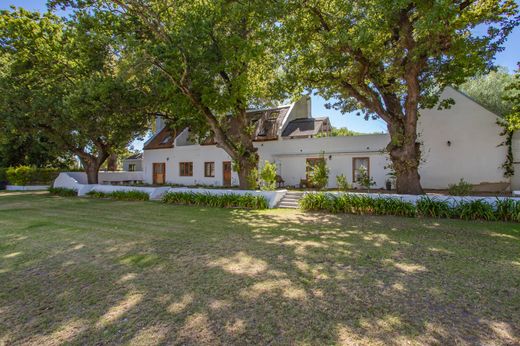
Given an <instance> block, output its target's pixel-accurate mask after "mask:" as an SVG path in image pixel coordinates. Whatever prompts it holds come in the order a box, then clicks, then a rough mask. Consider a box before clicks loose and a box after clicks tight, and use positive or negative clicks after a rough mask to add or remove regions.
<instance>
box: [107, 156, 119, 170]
mask: <svg viewBox="0 0 520 346" xmlns="http://www.w3.org/2000/svg"><path fill="white" fill-rule="evenodd" d="M107 170H109V171H111V172H114V171H117V154H114V153H112V154H110V156H109V157H108V162H107Z"/></svg>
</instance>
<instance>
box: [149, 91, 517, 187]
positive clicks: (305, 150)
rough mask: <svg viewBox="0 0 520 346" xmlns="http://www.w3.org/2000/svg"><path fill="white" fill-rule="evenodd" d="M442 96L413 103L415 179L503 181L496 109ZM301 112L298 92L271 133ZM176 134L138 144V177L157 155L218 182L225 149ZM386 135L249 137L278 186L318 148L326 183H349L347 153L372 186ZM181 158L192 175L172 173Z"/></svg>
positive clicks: (382, 176) (428, 183) (306, 110)
mask: <svg viewBox="0 0 520 346" xmlns="http://www.w3.org/2000/svg"><path fill="white" fill-rule="evenodd" d="M443 98H453V99H454V100H455V102H456V104H455V105H454V106H452V107H451V108H450V109H447V110H442V111H440V110H437V109H431V110H423V111H421V117H420V120H419V126H418V132H419V140H420V141H421V142H422V152H423V162H422V164H421V168H420V174H421V183H422V185H423V187H424V188H429V189H444V188H447V187H448V185H450V184H454V183H457V182H458V181H459V180H460V179H461V178H463V179H464V180H466V181H467V182H470V183H472V184H475V185H478V184H483V183H490V184H491V185H493V186H495V187H496V186H505V185H508V184H509V182H510V179H508V178H504V176H503V173H504V172H503V169H502V168H501V165H502V164H503V163H504V161H505V158H506V152H507V148H506V147H504V146H499V144H500V143H502V142H503V140H504V138H503V137H502V136H500V133H501V130H502V129H501V127H500V126H499V125H497V123H496V121H497V116H496V115H495V114H493V113H491V112H489V111H488V110H486V109H485V108H483V107H482V106H480V105H479V104H477V103H476V102H474V101H473V100H471V99H469V98H468V97H467V96H465V95H463V94H461V93H459V92H458V91H456V90H454V89H451V88H447V89H446V90H445V92H444V94H443ZM306 117H311V115H310V102H309V100H308V99H303V100H302V101H299V102H298V103H295V104H293V105H292V106H291V110H290V111H289V113H288V114H287V115H286V117H285V119H284V123H283V124H282V126H281V127H280V130H279V133H281V132H282V131H283V129H284V128H285V126H287V124H288V123H289V122H290V121H291V120H294V119H296V118H306ZM184 135H186V134H185V133H184ZM183 138H184V137H183V134H182V133H181V134H180V135H179V138H178V141H176V145H175V146H174V147H173V148H170V149H154V150H145V151H144V154H143V164H144V167H143V170H144V181H145V182H147V183H153V168H152V167H153V163H161V162H164V163H165V164H166V173H165V174H166V182H167V183H171V184H179V185H217V186H219V185H223V169H222V165H223V162H224V161H230V158H229V156H228V155H227V154H226V153H225V152H224V151H223V150H222V149H219V148H217V147H216V146H215V145H202V146H201V145H198V144H195V145H193V144H192V145H189V144H188V143H187V141H185V140H183ZM515 140H516V141H515V142H514V144H515V145H516V146H515V157H520V136H515ZM389 141H390V137H389V135H387V134H374V135H360V136H350V137H322V138H302V139H284V138H283V137H282V136H279V139H278V140H274V141H265V142H255V146H256V147H257V148H258V153H259V156H260V167H261V166H262V165H263V162H264V161H265V160H268V161H271V162H275V163H276V165H277V168H278V174H279V175H280V176H281V177H282V178H283V180H284V181H285V185H286V186H298V185H299V183H300V181H301V180H302V179H305V178H306V162H307V159H309V158H317V157H319V156H320V155H321V153H324V158H325V159H326V160H327V166H328V168H329V169H330V175H329V186H328V187H331V188H332V187H336V186H337V185H336V176H337V175H340V174H344V175H345V176H346V177H347V180H348V182H350V183H352V179H353V168H352V165H353V159H354V158H369V174H370V176H372V178H373V179H374V181H375V182H376V185H375V187H376V188H382V187H384V186H385V182H386V180H387V179H388V178H389V175H388V174H389V170H388V169H387V168H386V166H388V165H389V164H390V161H389V158H388V155H386V154H385V153H384V150H385V147H386V146H387V144H388V143H389ZM177 142H178V143H177ZM517 153H519V154H517ZM181 162H192V163H193V176H190V177H181V176H180V168H179V164H180V163H181ZM205 162H214V166H215V176H214V177H205V176H204V163H205ZM519 166H520V165H519ZM518 168H520V167H518ZM518 175H520V174H518ZM511 181H512V183H513V185H512V188H514V189H517V188H519V187H520V179H516V178H513V179H512V180H511ZM232 185H238V176H237V174H236V173H234V172H233V173H232Z"/></svg>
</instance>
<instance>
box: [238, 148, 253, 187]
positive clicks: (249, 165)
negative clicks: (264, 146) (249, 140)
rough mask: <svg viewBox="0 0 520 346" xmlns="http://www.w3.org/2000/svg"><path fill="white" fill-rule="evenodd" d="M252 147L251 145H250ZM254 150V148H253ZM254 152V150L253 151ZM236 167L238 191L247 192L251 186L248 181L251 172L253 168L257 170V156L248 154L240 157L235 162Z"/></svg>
mask: <svg viewBox="0 0 520 346" xmlns="http://www.w3.org/2000/svg"><path fill="white" fill-rule="evenodd" d="M251 145H252V144H251ZM253 149H255V148H253ZM255 151H256V149H255ZM236 162H237V165H238V172H237V173H238V184H239V187H240V189H242V190H249V189H251V187H252V186H251V184H250V181H249V177H250V175H251V171H252V170H253V169H255V168H258V154H257V153H256V152H252V153H251V152H249V153H247V154H246V155H242V156H241V157H240V158H238V160H236Z"/></svg>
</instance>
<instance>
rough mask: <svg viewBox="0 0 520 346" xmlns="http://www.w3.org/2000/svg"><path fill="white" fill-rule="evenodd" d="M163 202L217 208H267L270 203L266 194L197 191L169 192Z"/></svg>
mask: <svg viewBox="0 0 520 346" xmlns="http://www.w3.org/2000/svg"><path fill="white" fill-rule="evenodd" d="M162 202H163V203H167V204H184V205H196V206H206V207H215V208H244V209H266V208H267V207H268V205H269V203H268V202H267V199H266V198H265V197H264V196H254V195H252V194H245V195H238V194H231V193H230V194H223V195H212V194H209V193H195V192H168V193H166V194H164V196H163V198H162Z"/></svg>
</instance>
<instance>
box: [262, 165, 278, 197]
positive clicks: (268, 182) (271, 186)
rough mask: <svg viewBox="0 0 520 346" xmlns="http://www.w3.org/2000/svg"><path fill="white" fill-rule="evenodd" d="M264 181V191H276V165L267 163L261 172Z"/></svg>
mask: <svg viewBox="0 0 520 346" xmlns="http://www.w3.org/2000/svg"><path fill="white" fill-rule="evenodd" d="M260 178H261V179H262V186H261V188H262V190H268V191H272V190H276V164H274V163H271V162H269V161H265V163H264V167H262V170H261V171H260Z"/></svg>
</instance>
